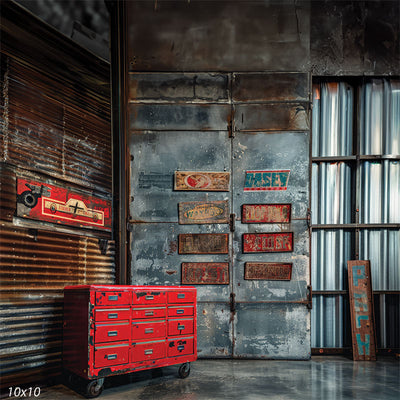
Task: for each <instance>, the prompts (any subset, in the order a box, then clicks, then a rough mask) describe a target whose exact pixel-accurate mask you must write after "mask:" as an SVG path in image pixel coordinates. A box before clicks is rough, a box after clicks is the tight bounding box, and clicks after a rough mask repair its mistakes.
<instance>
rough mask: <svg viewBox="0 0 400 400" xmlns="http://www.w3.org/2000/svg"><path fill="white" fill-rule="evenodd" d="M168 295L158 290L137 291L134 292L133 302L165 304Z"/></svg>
mask: <svg viewBox="0 0 400 400" xmlns="http://www.w3.org/2000/svg"><path fill="white" fill-rule="evenodd" d="M166 301H167V296H166V294H165V292H156V291H146V292H144V291H140V292H139V291H135V292H133V299H132V302H133V304H134V305H136V304H165V303H166Z"/></svg>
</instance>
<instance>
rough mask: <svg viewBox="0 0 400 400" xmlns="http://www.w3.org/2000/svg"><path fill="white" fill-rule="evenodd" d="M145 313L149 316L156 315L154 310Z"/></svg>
mask: <svg viewBox="0 0 400 400" xmlns="http://www.w3.org/2000/svg"><path fill="white" fill-rule="evenodd" d="M144 315H145V316H146V317H147V316H149V315H154V311H146V312H145V313H144Z"/></svg>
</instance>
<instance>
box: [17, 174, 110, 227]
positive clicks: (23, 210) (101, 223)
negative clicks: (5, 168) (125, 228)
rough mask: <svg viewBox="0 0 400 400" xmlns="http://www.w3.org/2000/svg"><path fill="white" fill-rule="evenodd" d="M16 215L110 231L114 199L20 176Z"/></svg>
mask: <svg viewBox="0 0 400 400" xmlns="http://www.w3.org/2000/svg"><path fill="white" fill-rule="evenodd" d="M17 215H18V216H19V217H23V218H30V219H35V220H39V221H46V222H53V223H57V224H60V225H70V226H79V227H82V228H96V229H101V230H106V231H111V201H109V200H103V199H100V198H98V197H93V196H84V195H81V194H79V193H77V192H75V191H71V190H70V189H67V188H63V187H60V186H54V185H50V184H47V183H43V182H38V181H33V180H30V179H22V178H18V179H17Z"/></svg>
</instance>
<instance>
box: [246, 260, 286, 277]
mask: <svg viewBox="0 0 400 400" xmlns="http://www.w3.org/2000/svg"><path fill="white" fill-rule="evenodd" d="M291 277H292V264H291V263H271V262H257V263H256V262H247V263H245V266H244V279H252V280H266V281H290V279H291Z"/></svg>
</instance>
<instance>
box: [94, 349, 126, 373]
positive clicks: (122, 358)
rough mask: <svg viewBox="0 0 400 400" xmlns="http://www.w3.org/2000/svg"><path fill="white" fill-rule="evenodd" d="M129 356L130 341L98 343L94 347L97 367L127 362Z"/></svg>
mask: <svg viewBox="0 0 400 400" xmlns="http://www.w3.org/2000/svg"><path fill="white" fill-rule="evenodd" d="M128 357H129V343H121V344H116V343H114V344H112V345H98V346H96V347H95V349H94V366H95V368H102V367H109V366H111V365H118V364H127V363H128Z"/></svg>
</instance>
